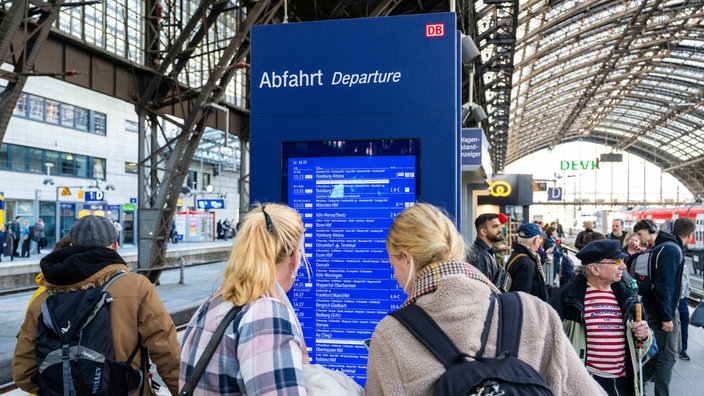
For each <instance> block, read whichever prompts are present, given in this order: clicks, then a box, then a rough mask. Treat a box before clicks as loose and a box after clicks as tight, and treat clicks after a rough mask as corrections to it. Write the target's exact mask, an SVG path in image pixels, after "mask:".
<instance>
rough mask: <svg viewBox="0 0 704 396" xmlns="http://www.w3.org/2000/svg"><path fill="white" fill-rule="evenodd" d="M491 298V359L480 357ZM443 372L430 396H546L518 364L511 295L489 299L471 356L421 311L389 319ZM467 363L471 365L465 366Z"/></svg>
mask: <svg viewBox="0 0 704 396" xmlns="http://www.w3.org/2000/svg"><path fill="white" fill-rule="evenodd" d="M495 298H498V299H499V329H498V342H497V349H496V350H497V351H501V352H498V354H497V356H496V357H493V358H489V357H484V356H483V355H484V347H485V346H486V341H487V338H488V336H489V329H490V327H491V318H492V316H493V312H494V301H495ZM391 315H392V316H393V317H395V318H396V319H398V320H399V321H400V322H401V323H402V324H403V325H404V326H406V328H407V329H408V330H409V331H410V332H411V334H413V335H414V336H415V337H416V338H417V339H418V341H420V342H421V343H422V344H423V345H425V347H426V348H428V350H430V352H432V353H433V355H435V357H436V358H437V359H438V360H439V361H440V362H442V364H443V365H444V366H445V369H446V371H445V373H444V374H443V375H442V376H440V378H439V379H438V382H437V383H436V384H435V393H434V394H435V395H490V394H491V395H498V394H501V395H506V396H509V395H552V394H553V393H552V391H551V390H550V388H549V387H548V386H547V385H546V384H545V381H544V380H543V378H542V377H541V376H540V374H538V372H536V371H535V369H533V367H531V366H530V365H529V364H527V363H525V362H523V361H521V360H519V359H518V357H517V356H518V344H519V342H520V339H521V323H522V321H523V309H522V305H521V300H520V297H519V296H518V294H516V293H503V294H500V295H498V296H494V295H492V296H491V304H490V305H489V312H488V313H487V317H486V320H485V321H484V330H483V332H482V338H481V346H480V348H479V351H478V352H477V355H476V356H471V355H468V354H466V353H463V352H460V350H459V349H457V347H456V346H455V344H454V343H453V342H452V341H451V340H450V338H449V337H448V336H447V334H445V332H444V331H442V329H440V327H439V326H438V325H437V323H435V321H434V320H433V319H432V318H431V317H430V315H428V314H427V313H426V312H425V311H424V310H423V309H422V308H420V307H419V306H417V305H415V304H410V305H407V306H405V307H403V308H401V309H399V310H398V311H396V312H393V313H391ZM467 358H473V359H474V360H468V359H467Z"/></svg>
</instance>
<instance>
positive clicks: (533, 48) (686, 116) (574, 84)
mask: <svg viewBox="0 0 704 396" xmlns="http://www.w3.org/2000/svg"><path fill="white" fill-rule="evenodd" d="M703 16H704V3H702V2H701V1H693V0H673V1H664V0H650V1H648V0H643V1H604V0H592V1H544V0H528V1H521V2H520V6H519V12H518V19H517V30H516V39H517V40H516V47H515V54H514V73H513V84H512V92H511V112H510V126H509V135H508V147H507V150H506V163H511V162H513V161H515V160H517V159H518V158H520V157H523V156H525V155H527V154H530V153H532V152H535V151H538V150H540V149H544V148H552V147H555V146H556V145H557V144H560V143H564V142H568V141H577V140H583V141H590V142H595V143H601V144H605V145H607V146H611V147H612V148H613V150H614V151H616V152H618V151H620V150H623V151H627V152H630V153H633V154H637V155H639V156H641V157H643V158H645V159H647V160H649V161H651V162H653V163H655V164H656V165H658V166H660V167H661V168H663V171H667V172H671V173H672V174H673V176H675V177H676V178H677V179H678V180H680V181H681V182H682V183H683V184H684V185H685V186H687V187H688V188H689V189H690V191H691V192H692V193H693V194H697V195H699V194H702V193H704V130H702V125H704V121H703V118H704V90H703V89H704V84H702V81H703V80H704V21H703V20H702V17H703Z"/></svg>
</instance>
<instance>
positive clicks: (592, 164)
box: [560, 159, 599, 171]
mask: <svg viewBox="0 0 704 396" xmlns="http://www.w3.org/2000/svg"><path fill="white" fill-rule="evenodd" d="M598 169H599V160H598V159H596V160H587V161H582V160H579V161H564V160H563V161H560V170H563V171H565V170H573V171H581V170H598Z"/></svg>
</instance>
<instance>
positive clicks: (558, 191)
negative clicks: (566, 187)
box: [548, 187, 562, 201]
mask: <svg viewBox="0 0 704 396" xmlns="http://www.w3.org/2000/svg"><path fill="white" fill-rule="evenodd" d="M548 201H562V187H548Z"/></svg>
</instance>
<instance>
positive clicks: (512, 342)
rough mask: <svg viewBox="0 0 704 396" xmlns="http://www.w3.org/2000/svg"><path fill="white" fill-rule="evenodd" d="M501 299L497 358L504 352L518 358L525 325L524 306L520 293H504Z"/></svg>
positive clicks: (500, 295) (500, 296)
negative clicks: (522, 325) (523, 324)
mask: <svg viewBox="0 0 704 396" xmlns="http://www.w3.org/2000/svg"><path fill="white" fill-rule="evenodd" d="M498 297H499V329H498V335H497V343H496V352H497V356H498V355H499V354H500V353H502V352H508V354H509V355H511V356H514V357H518V347H519V345H520V341H521V323H523V305H522V304H521V297H520V296H519V295H518V293H515V292H514V293H502V294H499V295H498Z"/></svg>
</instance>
